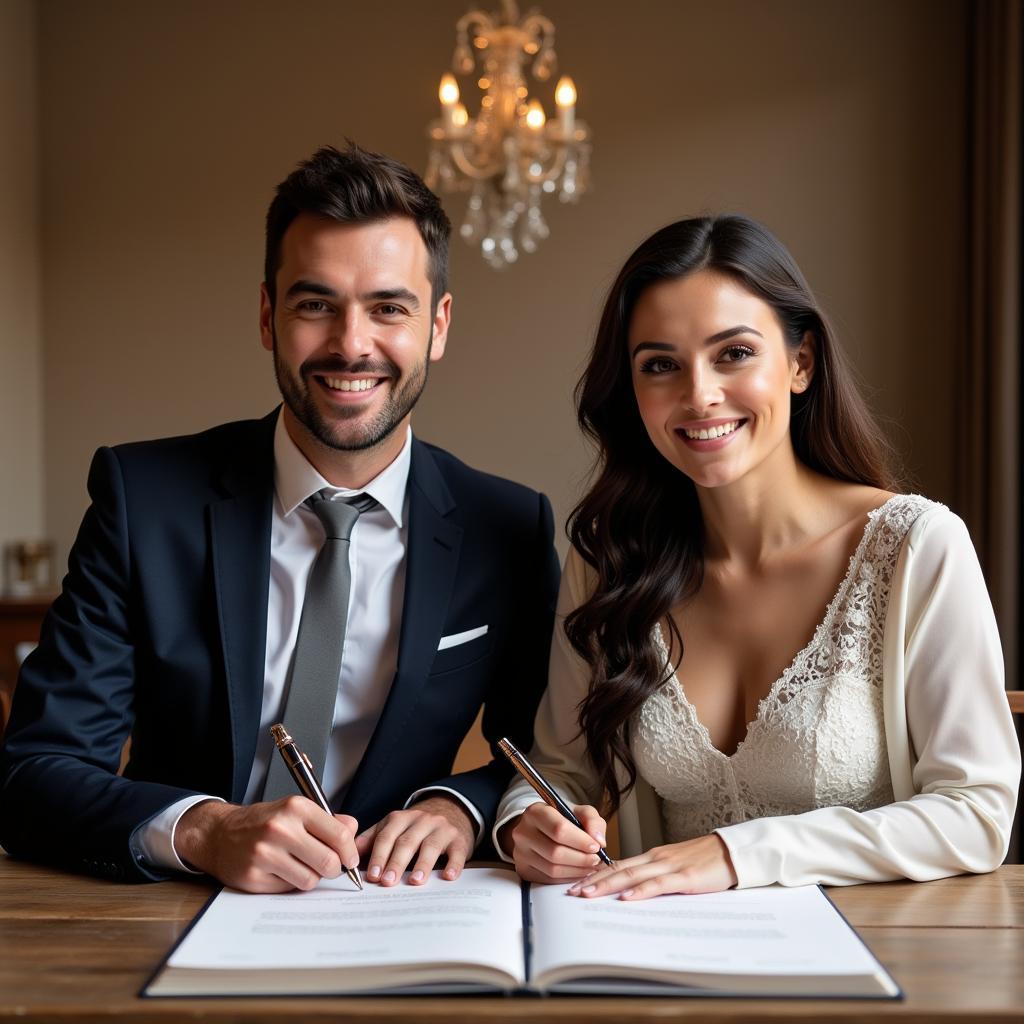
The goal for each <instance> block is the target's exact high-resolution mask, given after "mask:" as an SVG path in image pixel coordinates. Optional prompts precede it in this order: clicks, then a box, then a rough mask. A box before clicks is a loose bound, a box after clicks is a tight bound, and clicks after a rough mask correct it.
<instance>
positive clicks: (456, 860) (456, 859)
mask: <svg viewBox="0 0 1024 1024" xmlns="http://www.w3.org/2000/svg"><path fill="white" fill-rule="evenodd" d="M468 856H469V851H468V850H463V849H462V844H461V843H453V844H452V845H451V846H449V847H448V863H447V865H445V869H444V871H442V872H441V877H442V878H443V879H445V881H448V882H454V881H455V879H456V878H458V877H459V875H461V874H462V869H463V868H464V867H465V866H466V858H467V857H468Z"/></svg>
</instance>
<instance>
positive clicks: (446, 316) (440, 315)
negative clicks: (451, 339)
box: [430, 292, 452, 363]
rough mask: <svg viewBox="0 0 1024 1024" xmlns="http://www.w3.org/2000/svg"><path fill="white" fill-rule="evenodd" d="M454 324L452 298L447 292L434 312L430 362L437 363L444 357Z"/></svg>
mask: <svg viewBox="0 0 1024 1024" xmlns="http://www.w3.org/2000/svg"><path fill="white" fill-rule="evenodd" d="M451 322H452V296H451V292H445V293H444V295H442V296H441V299H440V301H439V302H438V304H437V308H436V309H435V310H434V322H433V328H434V333H433V337H432V338H431V339H430V361H431V362H432V363H433V362H436V361H437V360H438V359H440V358H441V356H443V355H444V347H445V345H446V344H447V343H448V328H449V327H450V326H451Z"/></svg>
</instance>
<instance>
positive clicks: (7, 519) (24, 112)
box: [0, 0, 45, 547]
mask: <svg viewBox="0 0 1024 1024" xmlns="http://www.w3.org/2000/svg"><path fill="white" fill-rule="evenodd" d="M35 55H36V46H35V11H34V5H33V3H32V0H0V547H2V546H3V545H4V544H5V543H7V542H8V541H11V540H24V539H29V540H31V539H36V538H38V537H41V536H42V535H43V533H44V525H45V524H44V515H43V407H42V384H43V371H42V333H41V325H40V307H39V223H38V183H37V175H38V162H37V159H36V142H37V136H36V57H35Z"/></svg>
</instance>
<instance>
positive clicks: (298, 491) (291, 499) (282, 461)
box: [274, 414, 412, 529]
mask: <svg viewBox="0 0 1024 1024" xmlns="http://www.w3.org/2000/svg"><path fill="white" fill-rule="evenodd" d="M411 461H412V428H411V427H406V434H405V444H404V445H402V450H401V451H400V452H399V453H398V456H397V457H396V458H395V460H394V461H393V462H392V463H391V464H390V465H389V466H387V467H386V468H385V469H384V470H383V471H382V472H380V473H378V474H377V476H375V477H374V478H373V479H372V480H371V481H370V482H369V483H368V484H367V485H366V486H365V487H361V488H359V490H358V491H353V490H349V489H348V488H346V487H335V486H334V485H333V484H329V483H328V482H327V481H326V480H325V479H324V478H323V477H322V476H321V475H320V473H319V472H317V470H316V469H315V467H314V466H313V465H312V463H310V461H309V460H308V459H307V458H306V456H305V455H303V454H302V452H301V451H299V449H298V448H297V447H296V444H295V442H294V441H293V440H292V439H291V437H290V435H289V434H288V430H287V428H286V427H285V425H284V415H283V414H279V415H278V417H277V425H276V427H275V428H274V488H275V490H276V491H277V500H278V503H279V505H280V510H281V514H282V515H285V516H290V515H291V514H292V512H294V511H295V509H297V508H298V507H299V505H301V504H302V503H303V502H304V501H305V500H306V499H307V498H308V497H309V496H310V495H311V494H316V492H317V491H327V492H328V493H329V494H331V495H335V494H337V495H341V496H343V497H348V496H350V495H354V494H369V495H370V497H371V498H376V499H377V501H378V502H380V504H381V506H382V507H383V508H384V510H385V511H386V512H387V513H388V515H390V516H391V518H392V519H393V520H394V522H395V525H396V526H397V527H398V528H399V529H401V528H402V509H403V506H404V504H405V489H406V485H407V484H408V482H409V465H410V463H411Z"/></svg>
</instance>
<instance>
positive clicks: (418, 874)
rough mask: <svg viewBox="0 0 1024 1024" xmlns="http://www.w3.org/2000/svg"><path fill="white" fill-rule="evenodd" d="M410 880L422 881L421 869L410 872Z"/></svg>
mask: <svg viewBox="0 0 1024 1024" xmlns="http://www.w3.org/2000/svg"><path fill="white" fill-rule="evenodd" d="M411 881H413V882H422V881H423V872H422V871H414V872H413V873H412V878H411Z"/></svg>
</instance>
